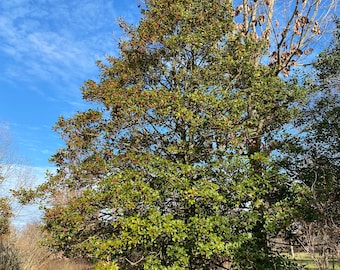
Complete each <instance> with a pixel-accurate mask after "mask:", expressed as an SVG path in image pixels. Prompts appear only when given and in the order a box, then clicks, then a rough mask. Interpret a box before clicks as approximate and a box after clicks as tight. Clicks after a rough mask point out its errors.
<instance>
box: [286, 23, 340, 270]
mask: <svg viewBox="0 0 340 270" xmlns="http://www.w3.org/2000/svg"><path fill="white" fill-rule="evenodd" d="M336 23H337V31H335V33H334V41H333V43H332V44H331V46H330V47H329V48H328V49H327V50H326V51H324V52H323V53H321V54H320V56H319V59H318V61H317V62H316V64H315V67H316V70H317V76H318V83H319V85H318V91H317V92H316V93H314V94H313V95H312V96H311V97H310V99H309V103H307V105H306V106H304V109H303V111H302V114H301V117H300V118H298V119H296V120H295V129H296V130H298V131H299V133H298V135H296V134H294V136H293V137H292V138H290V139H289V142H290V143H289V144H288V146H289V149H288V155H287V156H286V159H285V162H286V164H285V165H284V166H285V167H286V169H287V170H288V173H289V174H290V175H291V176H292V177H293V178H294V179H296V181H299V182H301V183H303V186H304V187H305V189H304V192H305V193H304V194H302V196H301V200H300V201H299V209H298V212H299V214H298V215H297V219H296V221H297V222H298V223H297V224H298V225H299V227H300V230H301V231H302V232H301V233H300V234H299V235H297V236H296V238H297V239H296V240H297V242H298V243H299V244H300V245H302V247H303V248H304V250H305V251H306V252H308V253H310V256H311V257H312V258H313V260H314V261H315V263H316V264H317V265H318V266H319V267H320V269H329V268H328V267H329V265H328V264H329V260H330V257H331V256H334V254H337V253H338V248H339V247H338V243H339V241H340V238H339V236H340V213H339V207H340V204H339V202H340V201H339V198H340V182H339V179H340V169H339V168H340V163H339V161H340V156H339V153H340V141H339V136H340V120H339V119H340V106H339V105H340V99H339V90H340V83H339V78H340V65H339V63H340V39H339V37H340V32H339V29H340V24H339V22H338V21H336ZM316 252H317V253H319V254H321V255H322V256H319V254H315V253H316Z"/></svg>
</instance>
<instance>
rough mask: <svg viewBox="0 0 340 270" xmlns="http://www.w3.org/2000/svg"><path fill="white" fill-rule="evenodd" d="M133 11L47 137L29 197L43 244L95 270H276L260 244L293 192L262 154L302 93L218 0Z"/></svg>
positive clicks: (158, 3)
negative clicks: (53, 149) (38, 200)
mask: <svg viewBox="0 0 340 270" xmlns="http://www.w3.org/2000/svg"><path fill="white" fill-rule="evenodd" d="M143 13H144V16H143V18H142V20H141V22H140V24H139V25H138V26H137V27H134V26H130V25H126V24H125V23H124V22H121V26H122V28H123V29H124V30H125V31H126V33H127V36H128V39H127V40H124V41H121V43H120V44H119V47H120V56H119V57H109V58H108V59H107V63H98V65H99V67H100V70H101V73H100V80H99V81H98V82H95V81H92V80H89V81H87V82H86V83H85V84H84V87H83V89H82V90H83V97H84V99H85V100H87V101H90V102H93V103H94V104H97V109H90V110H87V111H85V112H79V113H77V114H75V115H74V116H73V117H72V118H70V119H65V118H63V117H61V118H60V119H59V121H58V123H57V125H56V127H55V130H56V131H57V132H59V134H60V135H61V137H62V138H63V139H64V140H65V144H66V145H65V147H64V148H62V149H60V150H58V152H57V153H56V154H55V155H54V156H53V157H52V158H51V161H53V162H54V163H55V164H56V166H57V167H58V170H57V172H56V173H55V174H54V175H49V179H48V181H47V182H46V183H44V184H43V185H41V186H40V187H38V189H37V190H36V194H35V195H36V196H41V197H45V198H47V199H48V200H49V202H50V205H49V206H48V207H45V216H44V218H43V221H44V231H45V235H46V242H47V243H48V245H49V246H51V247H52V248H54V249H56V250H60V251H63V252H64V254H65V255H67V256H76V257H77V256H80V257H86V258H87V259H88V260H91V261H93V262H95V263H96V264H97V268H98V269H116V265H117V266H119V267H120V268H121V269H217V268H218V267H220V266H221V265H223V264H226V263H229V264H230V265H232V267H233V269H259V268H260V269H264V268H263V266H264V265H267V267H268V269H280V268H279V266H280V267H281V269H284V268H283V267H284V266H283V265H284V261H283V260H282V261H280V258H278V257H277V256H276V255H274V254H273V253H272V251H271V250H270V247H269V245H268V242H267V240H268V237H269V236H270V235H275V234H277V233H278V232H279V231H281V230H283V229H285V228H287V227H288V226H289V225H290V224H291V219H292V216H293V213H292V209H294V208H293V204H294V202H295V201H294V200H295V197H294V196H295V194H296V192H297V191H296V190H295V189H294V185H292V183H291V182H289V179H287V177H286V176H285V175H284V174H283V173H281V172H280V169H279V168H278V167H277V166H276V164H275V163H274V162H273V159H274V156H273V154H272V153H273V151H275V150H277V148H278V147H279V144H278V143H277V139H278V138H279V137H280V134H281V131H282V128H283V127H284V125H285V124H286V123H288V122H289V121H290V120H291V119H293V118H294V116H295V114H296V104H297V103H298V102H299V101H300V100H302V99H303V98H304V96H305V94H306V90H305V89H303V88H301V87H299V86H298V85H296V83H295V81H294V80H291V81H290V80H283V79H282V78H281V77H280V76H277V74H278V71H277V70H275V67H273V66H268V65H265V64H263V63H262V62H261V61H260V60H261V58H262V57H265V56H266V53H267V47H266V46H267V40H264V39H254V38H252V37H251V36H250V35H249V36H248V35H245V34H244V33H242V32H240V31H237V30H236V25H235V23H234V11H233V9H232V6H231V2H229V1H211V0H177V1H172V0H152V1H147V7H146V9H145V10H144V11H143ZM23 195H24V196H25V195H26V196H27V197H29V198H26V199H31V198H32V196H33V195H34V194H33V193H32V191H27V192H26V193H25V192H24V193H23ZM275 267H276V268H275ZM285 269H288V268H285Z"/></svg>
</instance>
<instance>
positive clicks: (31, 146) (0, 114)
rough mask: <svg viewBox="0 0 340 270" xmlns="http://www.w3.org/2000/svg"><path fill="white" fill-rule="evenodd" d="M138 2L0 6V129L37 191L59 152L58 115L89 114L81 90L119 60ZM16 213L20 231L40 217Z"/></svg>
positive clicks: (30, 210) (63, 0)
mask: <svg viewBox="0 0 340 270" xmlns="http://www.w3.org/2000/svg"><path fill="white" fill-rule="evenodd" d="M139 1H140V0H82V1H79V0H55V1H53V0H34V1H32V0H1V1H0V63H1V64H0V94H1V95H0V127H4V126H3V124H6V128H7V129H9V131H10V134H11V140H12V143H13V145H14V146H15V150H16V153H15V154H17V155H20V156H22V157H23V158H24V159H26V160H27V161H28V164H29V165H30V166H31V168H32V173H33V175H34V176H33V179H34V181H35V183H36V184H37V183H41V182H43V181H44V176H45V171H46V169H51V166H52V165H53V164H51V163H49V162H48V159H49V157H51V155H52V154H53V153H55V151H56V149H58V148H60V147H62V146H63V142H62V141H61V140H60V139H59V137H58V135H57V134H56V133H55V132H54V131H53V130H52V126H53V125H54V124H55V123H56V121H57V119H58V117H59V116H60V115H63V116H65V117H71V116H72V115H73V114H74V113H75V112H76V111H80V110H84V109H86V108H87V107H88V104H85V103H84V102H83V101H82V98H81V91H80V87H81V85H82V84H83V82H84V81H85V80H87V79H90V78H91V79H96V78H98V74H99V71H98V69H97V67H96V64H95V62H96V60H98V59H104V58H105V55H115V54H116V53H117V43H118V40H119V38H120V37H122V35H123V33H122V32H121V31H120V29H119V27H118V23H117V20H118V18H120V17H121V18H123V19H125V20H126V21H127V22H129V23H136V22H138V20H139V16H140V14H139V9H138V8H137V6H138V5H139V4H140V2H139ZM0 132H1V131H0ZM8 182H9V185H10V186H11V185H14V182H13V181H12V179H9V181H8ZM16 214H18V216H17V217H16V218H15V219H14V222H13V223H14V225H15V226H17V227H22V226H23V225H24V224H25V223H27V221H31V220H38V219H39V215H40V214H39V211H38V210H37V207H36V206H30V207H25V208H24V209H22V210H21V211H20V212H19V211H16Z"/></svg>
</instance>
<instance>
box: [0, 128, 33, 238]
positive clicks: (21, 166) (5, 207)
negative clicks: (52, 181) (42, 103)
mask: <svg viewBox="0 0 340 270" xmlns="http://www.w3.org/2000/svg"><path fill="white" fill-rule="evenodd" d="M25 165H26V163H25V162H24V161H23V159H22V158H21V157H20V156H19V155H18V154H17V150H16V149H15V147H14V142H13V138H12V137H11V134H10V132H9V128H8V126H6V125H5V124H4V123H0V237H1V238H4V236H6V235H7V234H8V233H9V232H10V221H11V218H12V217H13V216H14V214H17V213H18V211H19V208H20V206H19V205H18V206H17V207H14V204H13V203H14V197H13V196H12V195H11V192H10V189H11V188H13V189H18V188H23V187H25V188H29V187H30V186H31V183H32V181H33V175H32V173H31V170H30V168H29V167H28V166H25ZM13 207H14V208H13Z"/></svg>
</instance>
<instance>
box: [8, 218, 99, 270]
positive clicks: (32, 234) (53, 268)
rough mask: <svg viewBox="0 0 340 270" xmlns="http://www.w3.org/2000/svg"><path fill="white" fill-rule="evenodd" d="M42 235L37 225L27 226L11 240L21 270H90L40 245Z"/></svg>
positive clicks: (90, 267) (84, 265) (82, 262)
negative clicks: (16, 251)
mask: <svg viewBox="0 0 340 270" xmlns="http://www.w3.org/2000/svg"><path fill="white" fill-rule="evenodd" d="M42 240H43V239H42V234H41V231H40V230H39V228H38V225H37V224H29V225H27V227H26V228H25V229H24V230H23V231H20V232H18V233H17V235H16V237H14V238H13V240H12V241H13V242H14V245H15V247H16V249H17V250H18V255H19V258H20V261H21V268H22V270H41V269H45V270H90V269H93V267H92V266H91V265H90V264H88V263H86V262H84V261H75V260H70V259H67V258H64V257H62V256H60V255H58V254H55V253H52V252H51V251H49V249H48V248H47V247H45V246H43V245H41V241H42Z"/></svg>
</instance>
